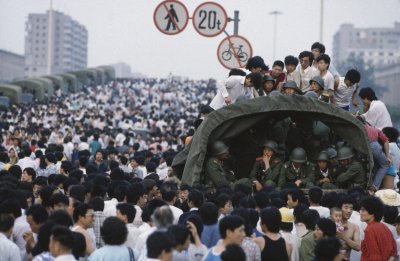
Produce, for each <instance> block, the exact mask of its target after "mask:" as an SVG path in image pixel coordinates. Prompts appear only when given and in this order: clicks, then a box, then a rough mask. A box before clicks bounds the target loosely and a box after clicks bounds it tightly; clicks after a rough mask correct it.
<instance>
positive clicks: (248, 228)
mask: <svg viewBox="0 0 400 261" xmlns="http://www.w3.org/2000/svg"><path fill="white" fill-rule="evenodd" d="M231 215H236V216H239V217H242V218H243V220H244V231H245V233H246V236H248V237H250V236H251V235H252V234H253V227H252V225H251V224H250V215H249V211H248V209H246V208H237V209H235V210H233V211H232V213H231Z"/></svg>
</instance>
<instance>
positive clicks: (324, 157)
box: [316, 151, 329, 161]
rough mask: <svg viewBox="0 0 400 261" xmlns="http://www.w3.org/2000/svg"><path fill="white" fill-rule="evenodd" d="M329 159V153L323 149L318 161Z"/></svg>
mask: <svg viewBox="0 0 400 261" xmlns="http://www.w3.org/2000/svg"><path fill="white" fill-rule="evenodd" d="M328 160H329V155H328V153H327V152H326V151H321V152H320V153H319V154H318V156H317V159H316V161H328Z"/></svg>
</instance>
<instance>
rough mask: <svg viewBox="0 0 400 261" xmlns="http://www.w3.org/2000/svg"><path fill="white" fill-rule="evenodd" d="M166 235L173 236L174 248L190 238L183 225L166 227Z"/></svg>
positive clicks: (187, 230)
mask: <svg viewBox="0 0 400 261" xmlns="http://www.w3.org/2000/svg"><path fill="white" fill-rule="evenodd" d="M167 233H170V234H171V235H174V239H175V247H176V246H178V245H183V244H185V242H186V240H187V239H188V238H189V236H190V231H189V229H188V228H187V227H186V226H185V225H172V226H170V227H168V229H167Z"/></svg>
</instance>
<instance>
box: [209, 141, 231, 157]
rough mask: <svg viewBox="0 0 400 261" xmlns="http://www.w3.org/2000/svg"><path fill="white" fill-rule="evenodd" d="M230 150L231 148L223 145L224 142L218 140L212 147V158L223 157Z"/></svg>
mask: <svg viewBox="0 0 400 261" xmlns="http://www.w3.org/2000/svg"><path fill="white" fill-rule="evenodd" d="M228 150H229V147H228V146H227V145H226V144H225V143H223V142H222V141H220V140H218V141H216V142H214V144H213V145H212V146H211V155H212V156H218V155H221V154H223V153H225V152H227V151H228Z"/></svg>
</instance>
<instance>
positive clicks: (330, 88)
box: [317, 54, 336, 104]
mask: <svg viewBox="0 0 400 261" xmlns="http://www.w3.org/2000/svg"><path fill="white" fill-rule="evenodd" d="M317 62H318V70H319V74H320V76H321V77H322V79H324V86H325V90H326V91H327V92H328V94H329V98H330V102H331V103H332V104H336V101H335V96H333V93H334V90H335V79H334V78H333V75H332V74H331V73H330V72H329V71H328V68H329V64H330V63H331V58H330V57H329V56H328V55H326V54H321V55H320V56H319V57H318V58H317Z"/></svg>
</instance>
